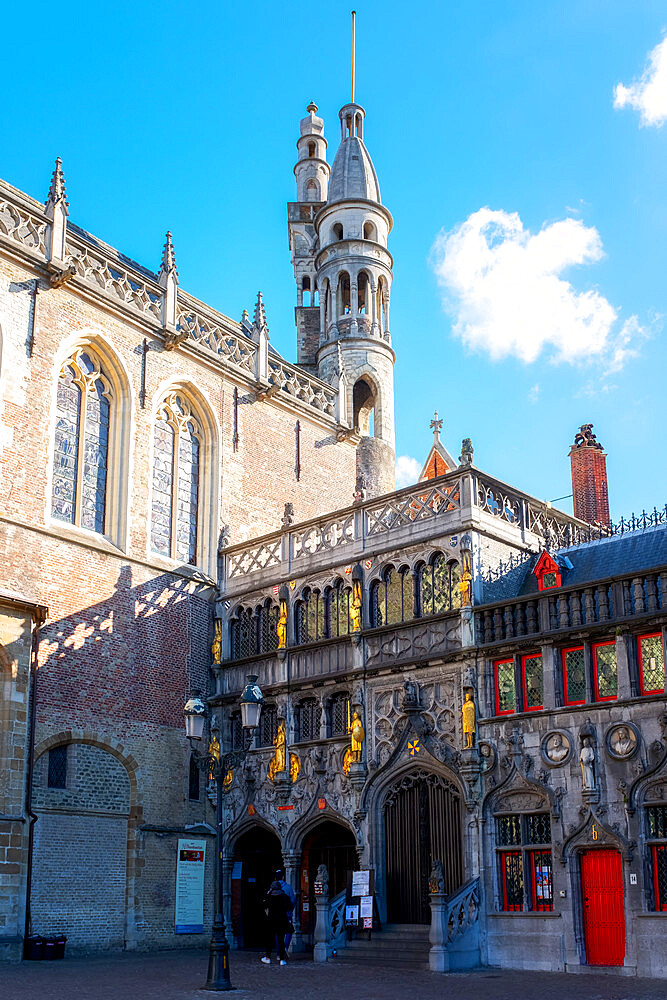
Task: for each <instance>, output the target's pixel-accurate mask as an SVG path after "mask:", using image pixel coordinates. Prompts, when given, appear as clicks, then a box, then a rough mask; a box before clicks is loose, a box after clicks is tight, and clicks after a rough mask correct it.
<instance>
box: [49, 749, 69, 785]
mask: <svg viewBox="0 0 667 1000" xmlns="http://www.w3.org/2000/svg"><path fill="white" fill-rule="evenodd" d="M47 782H48V787H49V788H67V744H66V743H63V744H61V745H60V746H59V747H53V749H51V750H49V772H48V778H47Z"/></svg>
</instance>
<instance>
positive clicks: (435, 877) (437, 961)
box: [428, 861, 449, 972]
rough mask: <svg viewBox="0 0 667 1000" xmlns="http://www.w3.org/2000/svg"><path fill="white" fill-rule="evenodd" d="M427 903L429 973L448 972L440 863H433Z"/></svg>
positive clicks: (445, 911)
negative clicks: (428, 904) (429, 916)
mask: <svg viewBox="0 0 667 1000" xmlns="http://www.w3.org/2000/svg"><path fill="white" fill-rule="evenodd" d="M429 902H430V904H431V929H430V931H429V935H428V939H429V941H430V944H431V949H430V951H429V953H428V966H429V969H430V970H431V972H449V954H448V952H447V927H446V923H445V917H446V913H447V897H446V896H445V884H444V879H443V877H442V862H440V861H434V863H433V869H432V871H431V877H430V879H429Z"/></svg>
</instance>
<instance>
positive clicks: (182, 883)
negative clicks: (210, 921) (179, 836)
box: [174, 840, 206, 934]
mask: <svg viewBox="0 0 667 1000" xmlns="http://www.w3.org/2000/svg"><path fill="white" fill-rule="evenodd" d="M205 869H206V841H205V840H179V841H178V853H177V855H176V912H175V915H174V924H175V927H174V930H175V932H176V934H202V933H203V931H204V871H205Z"/></svg>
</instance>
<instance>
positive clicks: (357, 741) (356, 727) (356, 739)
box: [350, 712, 366, 761]
mask: <svg viewBox="0 0 667 1000" xmlns="http://www.w3.org/2000/svg"><path fill="white" fill-rule="evenodd" d="M350 733H351V734H352V739H351V741H350V750H351V751H352V759H353V760H355V761H359V760H361V751H362V749H363V745H364V739H365V737H366V733H365V732H364V727H363V725H362V724H361V719H360V718H359V713H358V712H354V714H353V715H352V724H351V726H350Z"/></svg>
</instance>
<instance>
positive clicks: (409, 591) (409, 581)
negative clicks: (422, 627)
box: [402, 570, 415, 622]
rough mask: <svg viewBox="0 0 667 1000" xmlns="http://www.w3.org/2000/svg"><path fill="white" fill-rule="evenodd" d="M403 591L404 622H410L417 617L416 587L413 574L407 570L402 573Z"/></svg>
mask: <svg viewBox="0 0 667 1000" xmlns="http://www.w3.org/2000/svg"><path fill="white" fill-rule="evenodd" d="M402 589H403V621H404V622H409V621H411V620H412V619H413V618H414V617H415V586H414V577H413V575H412V573H410V572H409V571H408V570H405V572H404V573H402Z"/></svg>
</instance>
